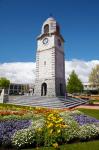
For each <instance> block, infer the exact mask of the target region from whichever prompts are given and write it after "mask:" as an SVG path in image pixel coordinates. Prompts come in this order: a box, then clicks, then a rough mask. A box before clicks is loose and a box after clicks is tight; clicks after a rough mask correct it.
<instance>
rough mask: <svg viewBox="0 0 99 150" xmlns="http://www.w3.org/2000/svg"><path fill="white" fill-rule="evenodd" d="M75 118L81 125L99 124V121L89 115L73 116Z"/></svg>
mask: <svg viewBox="0 0 99 150" xmlns="http://www.w3.org/2000/svg"><path fill="white" fill-rule="evenodd" d="M73 118H74V120H76V121H77V122H78V123H79V125H84V124H94V123H99V120H97V119H95V118H93V117H89V116H87V115H73Z"/></svg>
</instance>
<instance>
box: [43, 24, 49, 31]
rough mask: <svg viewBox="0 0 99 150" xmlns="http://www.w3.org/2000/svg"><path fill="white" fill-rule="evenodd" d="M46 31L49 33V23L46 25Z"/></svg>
mask: <svg viewBox="0 0 99 150" xmlns="http://www.w3.org/2000/svg"><path fill="white" fill-rule="evenodd" d="M44 33H49V25H48V24H46V25H45V26H44Z"/></svg>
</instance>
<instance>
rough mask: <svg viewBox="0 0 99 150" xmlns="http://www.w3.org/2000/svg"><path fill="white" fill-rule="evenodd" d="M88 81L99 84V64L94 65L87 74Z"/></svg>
mask: <svg viewBox="0 0 99 150" xmlns="http://www.w3.org/2000/svg"><path fill="white" fill-rule="evenodd" d="M89 83H91V84H92V85H95V86H99V65H96V66H95V67H94V68H93V69H92V71H91V73H90V74H89Z"/></svg>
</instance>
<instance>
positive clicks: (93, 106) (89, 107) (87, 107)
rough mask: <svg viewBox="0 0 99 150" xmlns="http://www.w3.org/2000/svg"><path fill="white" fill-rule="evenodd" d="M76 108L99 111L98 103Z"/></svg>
mask: <svg viewBox="0 0 99 150" xmlns="http://www.w3.org/2000/svg"><path fill="white" fill-rule="evenodd" d="M76 108H85V109H99V103H94V104H93V105H80V106H77V107H76Z"/></svg>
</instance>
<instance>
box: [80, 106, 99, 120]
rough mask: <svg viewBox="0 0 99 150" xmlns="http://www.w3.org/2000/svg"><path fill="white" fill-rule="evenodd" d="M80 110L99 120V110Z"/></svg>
mask: <svg viewBox="0 0 99 150" xmlns="http://www.w3.org/2000/svg"><path fill="white" fill-rule="evenodd" d="M78 110H79V111H82V112H84V113H85V114H86V115H89V116H92V117H94V118H96V119H99V110H95V109H84V108H79V109H78Z"/></svg>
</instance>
